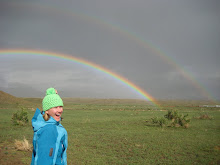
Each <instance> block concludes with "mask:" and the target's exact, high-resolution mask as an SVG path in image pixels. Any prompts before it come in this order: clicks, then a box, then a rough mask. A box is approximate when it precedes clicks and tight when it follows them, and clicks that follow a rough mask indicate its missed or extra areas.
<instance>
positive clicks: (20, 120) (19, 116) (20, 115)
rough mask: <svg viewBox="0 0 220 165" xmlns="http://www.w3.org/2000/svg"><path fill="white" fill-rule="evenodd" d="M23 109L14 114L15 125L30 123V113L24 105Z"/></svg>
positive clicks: (13, 121)
mask: <svg viewBox="0 0 220 165" xmlns="http://www.w3.org/2000/svg"><path fill="white" fill-rule="evenodd" d="M20 108H21V110H18V111H17V112H15V113H13V114H12V123H13V125H21V126H24V125H26V124H27V123H28V113H27V110H26V109H25V108H24V107H20Z"/></svg>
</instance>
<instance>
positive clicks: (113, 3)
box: [0, 0, 220, 100]
mask: <svg viewBox="0 0 220 165" xmlns="http://www.w3.org/2000/svg"><path fill="white" fill-rule="evenodd" d="M219 18H220V1H218V0H209V1H207V0H184V1H183V0H62V1H61V0H37V1H36V0H19V1H18V0H14V1H12V0H10V1H9V0H0V25H1V26H0V90H2V91H5V92H8V93H10V94H12V95H15V96H18V97H43V96H44V93H45V90H46V89H47V88H48V87H55V88H57V89H58V92H59V94H60V95H61V96H62V97H90V98H134V99H136V98H138V99H142V98H143V96H141V95H140V93H138V92H137V91H136V90H134V89H132V88H131V87H129V86H127V85H126V84H125V83H123V82H122V81H119V80H116V79H115V78H114V77H112V76H110V75H109V74H106V73H104V72H102V71H98V70H97V69H95V68H92V67H89V66H86V65H83V64H78V63H76V62H74V61H71V60H65V59H62V58H56V57H48V56H39V55H33V54H31V53H30V54H22V53H21V54H18V53H16V50H18V49H23V50H32V51H42V52H52V53H58V54H66V55H69V56H73V57H75V58H82V59H85V60H87V61H90V62H92V63H95V64H97V65H99V66H101V67H104V68H106V69H107V70H110V71H111V72H113V73H115V74H117V75H120V76H122V77H124V78H126V79H127V80H128V81H130V82H131V83H133V84H135V85H136V86H137V87H139V88H141V89H142V90H143V91H145V92H146V93H148V94H149V95H150V96H152V97H154V98H158V99H161V98H163V99H164V98H165V99H208V98H214V99H218V100H220V54H219V52H220V19H219ZM7 49H9V50H15V53H13V54H6V53H4V50H7Z"/></svg>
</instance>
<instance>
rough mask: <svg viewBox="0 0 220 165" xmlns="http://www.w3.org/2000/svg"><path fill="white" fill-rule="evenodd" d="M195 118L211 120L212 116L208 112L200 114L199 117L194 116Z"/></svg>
mask: <svg viewBox="0 0 220 165" xmlns="http://www.w3.org/2000/svg"><path fill="white" fill-rule="evenodd" d="M196 118H197V119H207V120H212V119H213V117H212V116H210V115H209V114H207V113H206V114H201V115H200V116H199V117H196Z"/></svg>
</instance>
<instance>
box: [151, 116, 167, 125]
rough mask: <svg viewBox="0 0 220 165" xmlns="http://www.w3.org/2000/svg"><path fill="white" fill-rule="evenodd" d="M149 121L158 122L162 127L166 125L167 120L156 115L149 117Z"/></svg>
mask: <svg viewBox="0 0 220 165" xmlns="http://www.w3.org/2000/svg"><path fill="white" fill-rule="evenodd" d="M151 122H152V123H153V124H158V125H159V126H160V127H163V126H165V125H166V123H167V121H166V119H165V118H163V117H161V118H158V117H154V118H151Z"/></svg>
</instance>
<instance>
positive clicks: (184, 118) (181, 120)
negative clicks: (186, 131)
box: [164, 110, 190, 128]
mask: <svg viewBox="0 0 220 165" xmlns="http://www.w3.org/2000/svg"><path fill="white" fill-rule="evenodd" d="M164 117H165V118H167V119H168V120H170V121H171V124H170V126H172V127H185V128H188V127H189V122H190V119H189V118H188V114H186V115H183V114H181V115H180V114H179V113H178V111H176V110H169V111H168V113H167V114H166V115H164Z"/></svg>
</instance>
